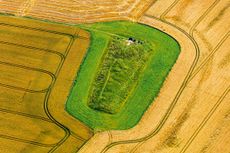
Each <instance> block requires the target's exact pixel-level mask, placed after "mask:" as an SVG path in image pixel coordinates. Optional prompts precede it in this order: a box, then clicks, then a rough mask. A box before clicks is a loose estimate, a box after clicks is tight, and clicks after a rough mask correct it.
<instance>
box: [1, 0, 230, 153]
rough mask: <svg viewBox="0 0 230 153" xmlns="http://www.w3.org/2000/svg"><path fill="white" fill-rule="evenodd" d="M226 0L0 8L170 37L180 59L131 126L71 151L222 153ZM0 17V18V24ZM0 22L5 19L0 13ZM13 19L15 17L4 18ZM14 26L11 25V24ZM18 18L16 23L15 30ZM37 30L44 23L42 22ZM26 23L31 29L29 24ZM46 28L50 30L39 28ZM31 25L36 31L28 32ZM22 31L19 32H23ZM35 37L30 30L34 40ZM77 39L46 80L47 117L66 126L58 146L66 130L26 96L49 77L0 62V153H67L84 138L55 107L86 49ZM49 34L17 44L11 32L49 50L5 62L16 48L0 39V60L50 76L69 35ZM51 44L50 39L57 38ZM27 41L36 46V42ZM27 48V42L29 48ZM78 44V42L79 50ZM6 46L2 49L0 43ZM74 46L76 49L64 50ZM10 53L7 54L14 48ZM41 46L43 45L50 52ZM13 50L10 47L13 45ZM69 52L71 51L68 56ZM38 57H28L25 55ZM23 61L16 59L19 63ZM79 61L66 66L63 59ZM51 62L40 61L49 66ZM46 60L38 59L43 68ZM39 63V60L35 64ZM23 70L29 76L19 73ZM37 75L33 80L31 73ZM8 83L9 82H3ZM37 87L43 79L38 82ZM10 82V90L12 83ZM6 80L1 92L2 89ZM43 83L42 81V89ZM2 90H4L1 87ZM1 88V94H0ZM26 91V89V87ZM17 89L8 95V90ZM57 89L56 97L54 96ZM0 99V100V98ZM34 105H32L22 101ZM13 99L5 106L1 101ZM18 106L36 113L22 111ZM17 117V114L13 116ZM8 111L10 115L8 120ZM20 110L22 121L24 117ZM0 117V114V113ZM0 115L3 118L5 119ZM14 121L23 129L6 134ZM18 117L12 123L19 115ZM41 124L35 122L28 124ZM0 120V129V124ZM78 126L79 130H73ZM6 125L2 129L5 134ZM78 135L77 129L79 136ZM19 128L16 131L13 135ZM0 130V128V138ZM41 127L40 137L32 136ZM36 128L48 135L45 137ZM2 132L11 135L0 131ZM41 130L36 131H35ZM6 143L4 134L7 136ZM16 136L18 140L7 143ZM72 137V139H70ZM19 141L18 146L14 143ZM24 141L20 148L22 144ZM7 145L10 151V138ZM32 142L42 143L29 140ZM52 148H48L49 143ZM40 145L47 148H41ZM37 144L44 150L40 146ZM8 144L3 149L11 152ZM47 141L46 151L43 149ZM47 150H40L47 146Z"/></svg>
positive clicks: (228, 126)
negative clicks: (143, 28) (117, 24)
mask: <svg viewBox="0 0 230 153" xmlns="http://www.w3.org/2000/svg"><path fill="white" fill-rule="evenodd" d="M229 6H230V1H229V0H223V1H221V0H205V1H204V0H203V1H202V0H194V1H192V0H184V1H180V0H157V1H156V0H127V1H125V0H116V1H112V0H109V1H102V0H96V1H93V0H87V1H78V0H77V1H69V0H68V1H59V0H52V1H43V0H10V1H7V0H3V1H1V2H0V12H3V13H10V14H16V15H18V16H32V17H35V18H39V19H48V20H52V21H59V22H65V23H86V22H87V23H88V22H100V21H111V20H132V21H137V22H140V23H143V24H147V25H150V26H153V27H156V28H158V29H160V30H162V31H164V32H166V33H168V34H169V35H171V36H172V37H174V38H175V39H176V40H177V41H178V42H179V43H180V45H181V54H180V56H179V59H178V61H177V62H176V64H175V65H174V67H173V69H172V71H171V72H170V74H169V76H168V77H167V79H166V81H165V83H164V85H163V88H162V89H161V92H160V94H159V96H158V97H157V99H156V100H155V101H154V102H153V104H152V105H151V106H150V107H149V109H148V110H147V111H146V113H145V114H144V116H143V118H142V119H141V121H140V122H139V123H138V125H136V126H135V127H134V128H132V129H130V130H126V131H107V132H102V133H96V134H95V135H94V136H93V137H92V138H91V139H90V140H89V141H88V142H87V143H86V144H85V145H84V146H83V147H82V148H81V149H80V151H79V152H80V153H104V152H106V153H107V152H108V153H229V152H230V147H229V146H230V138H229V137H230V132H229V131H230V117H229V116H230V104H229V101H230V96H229V90H230V51H229V49H228V46H229V44H230V38H229V29H230V8H229ZM2 18H3V19H2ZM0 20H2V22H6V19H5V18H4V17H1V18H0ZM12 20H16V19H12ZM15 22H16V21H14V23H15ZM24 22H26V21H22V22H20V24H24ZM43 24H44V25H46V24H45V23H43ZM33 26H38V25H37V24H36V25H33ZM46 26H47V27H46V28H47V29H49V30H52V26H50V25H46ZM3 27H4V26H2V25H0V28H3ZM4 28H8V29H7V30H8V31H10V32H9V33H0V36H1V35H2V36H1V37H0V41H5V40H7V39H13V38H15V35H14V34H15V33H18V32H19V31H20V30H19V29H17V28H12V27H8V26H6V27H4ZM38 28H39V27H38ZM55 28H57V29H56V30H57V31H61V30H64V28H63V27H62V26H60V27H55ZM30 31H32V30H31V29H26V30H25V32H26V33H30ZM64 31H65V32H66V33H69V34H74V33H75V29H74V28H67V29H65V30H64ZM42 33H44V32H41V31H36V32H33V35H35V36H38V35H41V34H42ZM79 34H80V35H82V36H84V37H85V38H84V39H76V40H75V41H74V42H73V44H75V43H76V44H78V45H73V46H72V48H71V49H70V52H69V53H70V54H69V55H68V58H67V59H70V60H67V59H66V62H65V63H64V65H62V68H61V70H60V74H59V77H57V79H56V84H55V85H54V87H53V90H52V92H51V93H50V98H49V101H48V105H47V107H48V108H50V109H49V111H50V114H52V115H53V116H52V117H53V118H55V119H56V120H57V121H58V122H59V123H61V124H63V125H64V126H66V127H68V128H69V129H71V130H72V131H71V135H70V136H69V137H68V139H67V140H66V141H62V140H61V138H63V134H64V135H66V131H65V130H64V131H63V130H62V131H60V129H59V128H58V126H54V125H53V123H52V125H49V124H51V122H55V121H50V120H49V117H50V116H48V117H47V114H46V113H45V112H44V109H43V106H42V105H40V104H41V103H43V101H44V100H41V99H44V98H45V96H46V95H45V94H44V93H42V92H41V93H37V92H36V93H34V92H32V91H36V90H45V89H46V88H47V87H49V85H50V84H52V75H51V77H50V75H49V74H47V73H44V72H41V71H38V70H37V69H36V70H33V69H30V70H27V69H26V70H24V69H23V70H21V69H20V68H19V69H17V73H18V77H17V78H16V80H15V78H14V77H13V76H11V75H10V74H12V72H13V71H14V70H13V69H11V68H10V67H11V65H6V64H1V63H0V70H1V72H2V71H3V72H4V73H2V74H0V80H1V83H3V84H2V85H1V84H0V85H1V86H0V101H1V103H0V111H1V112H2V118H3V119H1V121H4V126H1V128H0V129H1V131H3V133H1V135H0V136H1V137H2V138H0V141H1V144H3V146H0V152H12V153H14V152H19V151H18V150H20V151H21V152H35V153H36V152H48V151H51V152H55V151H56V152H60V153H68V152H70V153H72V152H76V151H77V149H76V148H77V146H81V145H82V143H83V142H85V140H82V138H84V139H87V138H89V137H90V136H91V135H92V133H91V132H90V130H89V129H87V128H86V127H85V126H84V125H83V124H80V123H79V122H78V121H76V119H74V118H72V117H70V116H69V115H68V114H67V113H66V112H65V111H64V109H63V108H64V104H65V103H64V102H65V99H66V96H67V95H68V91H69V89H68V88H66V87H64V85H65V84H67V86H71V82H72V79H73V78H74V77H72V78H71V79H69V76H66V74H68V75H69V74H70V76H74V73H75V72H76V69H78V67H79V64H80V63H79V62H80V61H81V57H78V54H81V55H83V54H84V51H85V49H86V48H87V46H88V45H89V44H88V43H89V42H88V38H89V36H88V34H87V33H84V32H83V31H81V32H79ZM49 36H50V37H52V38H56V39H54V40H52V39H50V38H49V37H44V38H42V39H39V40H38V39H35V40H33V39H32V40H31V41H28V42H21V41H20V40H21V39H25V37H24V36H23V35H22V36H18V38H16V39H15V40H14V41H15V43H19V42H20V44H22V45H25V46H36V47H39V48H46V49H48V50H52V51H55V53H57V54H55V55H54V53H53V52H49V53H45V54H44V52H42V51H40V50H39V51H38V52H36V53H32V52H33V50H34V48H32V49H30V48H26V49H25V50H23V51H22V53H23V54H22V55H21V57H17V58H14V57H12V55H14V54H18V53H19V52H18V51H17V50H14V49H11V47H12V45H11V44H7V43H1V48H2V47H3V48H5V49H7V51H5V50H4V52H1V53H0V61H2V63H6V62H7V60H8V59H10V61H12V62H15V63H18V64H19V65H22V64H24V65H25V66H27V67H36V68H39V69H43V70H45V71H48V72H51V73H55V72H56V71H55V70H57V69H58V68H57V67H55V66H57V65H58V63H60V61H61V60H62V58H61V57H60V56H59V55H60V54H64V52H63V51H64V48H66V46H67V44H68V42H69V41H70V38H69V37H66V36H63V35H56V34H50V35H49ZM60 38H61V41H58V42H55V40H60ZM49 41H52V43H58V44H59V45H57V46H55V47H54V46H47V42H49ZM37 42H40V43H39V44H38V43H37ZM35 44H36V45H35ZM79 44H81V46H80V47H79ZM9 46H10V47H9ZM74 46H77V48H74ZM20 47H23V46H17V48H18V49H19V50H20ZM50 47H51V48H50ZM13 48H14V47H13ZM77 49H78V52H74V51H71V50H77ZM35 56H36V57H37V58H38V60H36V61H35V60H34V57H35ZM18 58H21V59H24V60H28V61H30V62H27V63H20V62H22V61H23V60H20V59H18ZM77 58H80V59H79V60H76V61H75V62H74V63H73V59H77ZM48 59H50V61H51V60H52V61H53V62H52V63H49V60H48ZM44 61H46V63H44ZM39 63H43V64H41V65H39ZM27 73H29V75H26V76H25V75H24V74H27ZM38 75H39V76H40V77H39V78H36V76H38ZM8 78H11V79H8ZM39 81H40V82H44V83H42V84H41V83H39ZM15 83H16V84H17V85H18V86H13V87H11V86H12V85H13V84H15ZM4 84H7V85H8V86H5V85H4ZM51 86H52V85H51ZM3 88H4V91H3ZM5 88H7V89H5ZM25 89H26V90H29V91H31V92H27V93H26V94H25V92H26V90H25ZM16 90H17V91H16ZM60 91H62V92H63V94H62V95H60V94H59V93H60ZM2 95H3V96H2ZM31 99H34V103H29V102H30V101H31ZM9 103H13V105H8V104H9ZM28 108H36V110H35V109H34V110H31V109H28ZM16 111H19V112H16ZM12 114H14V116H13V117H12V118H11V116H12ZM28 114H29V115H28ZM4 116H6V117H4ZM6 118H7V119H6ZM14 118H18V120H22V122H27V123H30V126H31V127H33V128H34V129H37V130H36V131H33V130H31V129H30V128H29V127H24V126H19V127H18V128H20V130H19V129H14V124H12V122H13V123H14V122H15V121H11V119H12V120H13V119H14ZM19 118H22V119H19ZM36 120H41V121H39V122H38V121H36ZM1 121H0V123H1ZM79 126H80V128H79ZM7 127H9V128H7ZM11 128H12V129H11ZM79 129H80V131H79ZM22 130H26V131H27V133H25V134H22V133H20V131H22ZM1 131H0V132H1ZM40 131H41V132H40ZM46 132H48V133H49V136H47V134H46ZM5 133H9V134H11V136H6V135H4V134H5ZM39 133H42V134H39ZM11 137H13V138H11ZM16 137H20V139H16ZM76 137H77V138H76ZM21 139H23V140H21ZM27 139H30V142H26V141H24V140H27ZM13 141H14V142H17V145H13V144H14V143H12V142H13ZM37 141H39V142H40V143H42V144H33V143H34V142H37ZM58 141H59V142H60V143H59V144H56V145H54V144H55V143H57V142H58ZM48 142H50V143H48ZM44 144H45V145H44ZM12 145H13V147H11V146H12ZM47 145H48V146H47ZM47 148H49V149H47Z"/></svg>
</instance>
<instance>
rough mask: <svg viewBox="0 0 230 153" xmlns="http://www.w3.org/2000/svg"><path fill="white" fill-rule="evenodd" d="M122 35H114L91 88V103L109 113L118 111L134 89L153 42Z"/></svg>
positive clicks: (95, 107)
mask: <svg viewBox="0 0 230 153" xmlns="http://www.w3.org/2000/svg"><path fill="white" fill-rule="evenodd" d="M129 39H130V40H128V39H126V38H122V37H115V38H113V39H112V40H111V41H110V43H109V46H108V48H107V49H106V51H105V53H104V54H105V55H104V56H103V58H102V59H101V61H102V63H101V64H100V66H99V68H98V74H97V76H96V79H95V80H94V82H93V85H92V89H91V92H90V97H89V102H88V105H89V107H91V108H93V109H95V110H99V111H103V112H106V113H110V114H114V113H117V112H118V111H119V110H120V109H121V108H122V106H123V105H124V104H125V102H126V99H127V98H128V96H129V95H130V94H132V91H133V90H134V88H135V86H136V84H137V82H138V78H139V76H140V74H141V73H142V70H143V68H144V66H145V64H146V63H147V61H148V58H149V57H150V56H151V53H152V52H153V50H152V47H151V44H149V43H147V42H141V41H136V40H135V39H134V40H133V39H132V38H129Z"/></svg>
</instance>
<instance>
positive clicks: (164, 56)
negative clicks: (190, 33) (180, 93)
mask: <svg viewBox="0 0 230 153" xmlns="http://www.w3.org/2000/svg"><path fill="white" fill-rule="evenodd" d="M79 26H80V27H81V28H83V29H86V30H88V31H90V32H91V46H90V48H89V50H88V52H87V55H86V57H85V59H84V61H83V63H82V65H81V68H80V70H79V71H78V73H77V78H76V81H75V83H74V85H73V88H72V91H71V94H70V95H69V98H68V101H67V105H66V109H67V111H68V112H69V113H70V114H71V115H73V116H74V117H76V118H78V119H79V120H81V121H82V122H84V123H85V124H86V125H88V126H89V127H91V128H92V129H94V130H95V131H103V130H111V129H117V130H118V129H119V130H123V129H128V128H131V127H133V126H134V125H135V124H137V123H138V121H139V120H140V119H141V117H142V115H143V113H144V112H145V111H146V109H147V108H148V107H149V105H150V104H151V103H152V102H153V100H154V98H156V96H157V95H158V93H159V91H160V88H161V86H162V84H163V82H164V80H165V78H166V77H167V75H168V73H169V72H170V70H171V68H172V66H173V65H174V63H175V62H176V60H177V58H178V55H179V53H180V46H179V44H178V43H177V42H176V40H174V39H173V38H172V37H170V36H169V35H167V34H165V33H163V32H161V31H159V30H157V29H154V28H152V27H149V26H146V25H141V24H137V23H133V22H127V21H116V22H105V23H95V24H87V25H79ZM129 37H132V38H135V39H136V40H139V41H140V42H144V43H143V44H141V45H139V46H138V45H137V47H136V49H134V51H135V52H138V53H137V54H138V55H140V53H143V54H142V56H143V57H141V58H140V59H139V61H138V60H137V57H136V55H135V54H134V55H135V56H134V57H133V59H132V60H127V58H120V59H119V60H121V62H120V63H125V64H124V65H125V66H124V67H125V68H127V69H124V67H123V68H121V69H120V72H119V73H116V70H117V69H116V68H117V66H116V65H114V60H115V59H116V56H112V54H111V55H109V52H111V50H112V51H114V49H111V44H112V45H115V48H116V49H115V50H117V48H118V50H124V48H126V49H125V50H126V51H128V52H127V53H129V52H130V47H125V45H124V44H122V42H123V40H125V39H128V38H129ZM117 38H119V40H117ZM121 40H122V42H121ZM119 47H120V48H119ZM113 48H114V47H113ZM127 48H128V49H127ZM131 48H133V47H131ZM134 48H135V47H134ZM127 53H126V54H127ZM113 55H114V54H113ZM134 59H135V60H136V61H135V62H130V61H133V60H134ZM115 61H117V59H116V60H115ZM140 63H142V64H140ZM111 70H112V71H111ZM124 70H126V71H127V72H124ZM109 73H110V74H109ZM108 74H109V75H108ZM128 74H134V76H136V77H134V78H135V79H132V77H131V75H128ZM110 75H111V76H112V77H111V76H110ZM99 76H102V79H101V80H100V79H98V78H100V77H99ZM108 76H109V77H108ZM120 77H121V79H118V80H119V83H120V84H121V85H122V87H123V86H124V88H121V86H119V85H115V84H116V82H114V80H113V81H112V80H111V78H115V79H116V78H120ZM128 77H130V78H131V79H130V81H127V78H128ZM109 79H110V82H109V81H108V80H109ZM106 80H107V81H106ZM122 80H123V81H122ZM108 82H109V85H107V84H108ZM124 99H125V100H124Z"/></svg>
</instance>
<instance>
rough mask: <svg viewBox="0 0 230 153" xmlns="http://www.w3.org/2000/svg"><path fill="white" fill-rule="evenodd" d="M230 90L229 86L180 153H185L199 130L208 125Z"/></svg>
mask: <svg viewBox="0 0 230 153" xmlns="http://www.w3.org/2000/svg"><path fill="white" fill-rule="evenodd" d="M229 91H230V86H228V87H227V89H226V90H225V91H224V93H223V94H222V95H221V97H220V98H219V100H218V101H217V102H216V104H215V105H214V106H213V107H212V109H211V110H210V111H209V113H208V114H207V115H206V117H205V118H204V119H203V121H202V122H201V123H200V125H199V126H198V128H197V129H196V130H195V132H194V133H193V134H192V135H191V137H190V138H189V140H188V141H187V143H186V144H185V145H184V147H183V148H182V150H181V151H180V153H184V152H185V151H186V150H187V149H188V147H189V146H190V145H191V143H192V142H193V141H194V139H195V138H196V136H197V135H198V134H199V132H200V131H201V130H202V129H203V127H204V126H205V125H206V123H207V122H208V121H209V119H210V118H211V117H212V115H213V114H214V113H215V111H216V110H217V108H218V107H219V106H220V104H221V103H222V101H223V100H224V98H225V97H226V96H227V94H228V93H229Z"/></svg>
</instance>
